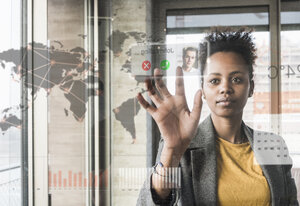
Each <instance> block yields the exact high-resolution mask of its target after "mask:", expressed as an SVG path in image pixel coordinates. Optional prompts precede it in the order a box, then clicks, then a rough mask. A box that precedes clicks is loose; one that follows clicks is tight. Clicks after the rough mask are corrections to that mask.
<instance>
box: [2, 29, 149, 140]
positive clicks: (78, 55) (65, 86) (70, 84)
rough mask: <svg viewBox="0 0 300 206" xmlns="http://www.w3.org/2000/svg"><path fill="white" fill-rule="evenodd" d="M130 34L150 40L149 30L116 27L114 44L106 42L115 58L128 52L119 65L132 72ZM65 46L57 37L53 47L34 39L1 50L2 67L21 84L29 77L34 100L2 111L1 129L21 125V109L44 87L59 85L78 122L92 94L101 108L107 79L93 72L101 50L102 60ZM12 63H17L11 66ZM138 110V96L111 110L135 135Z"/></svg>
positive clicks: (67, 109)
mask: <svg viewBox="0 0 300 206" xmlns="http://www.w3.org/2000/svg"><path fill="white" fill-rule="evenodd" d="M129 38H133V39H134V40H135V41H136V43H144V42H146V41H147V37H146V34H145V33H143V32H135V31H133V32H126V33H125V32H121V31H118V30H116V31H114V32H113V33H112V35H111V36H110V37H109V39H108V41H107V42H113V43H112V44H109V43H107V46H108V47H109V49H110V50H111V51H112V52H113V54H114V57H115V58H119V57H120V55H121V54H122V53H125V54H126V55H127V56H128V58H127V59H126V60H125V62H124V63H123V65H122V67H121V68H120V71H121V72H124V73H131V61H130V56H131V52H130V48H126V50H125V51H124V42H125V41H126V40H128V39H129ZM53 45H54V46H53ZM55 45H57V47H56V46H55ZM63 46H64V45H63V43H62V42H59V41H54V42H53V44H52V46H51V47H50V48H49V47H47V46H46V45H43V44H41V43H36V42H33V43H30V44H28V45H27V46H26V47H22V48H21V49H19V50H17V49H10V50H6V51H3V52H1V53H0V64H1V67H2V69H10V72H11V80H12V81H14V82H16V83H19V84H21V79H22V78H26V81H25V84H24V86H25V88H24V89H29V90H30V91H31V95H32V97H33V100H29V99H28V105H26V106H24V105H14V106H12V107H9V108H5V109H3V110H2V111H0V129H1V131H2V133H4V132H6V131H7V130H9V128H11V127H16V128H21V127H22V120H21V118H20V113H21V111H22V110H25V109H28V107H30V105H31V104H32V102H31V101H34V99H35V98H36V95H37V93H38V91H40V90H44V91H45V92H46V93H47V94H48V95H49V94H50V93H51V91H52V89H53V88H54V87H58V88H59V89H60V91H61V92H63V94H64V97H65V98H66V99H67V100H68V102H69V103H70V106H69V107H68V106H65V109H64V111H62V112H64V114H65V115H66V116H69V115H70V113H71V114H72V115H73V117H74V118H75V119H76V120H77V121H79V122H82V121H83V120H84V117H85V113H86V111H87V108H86V103H87V101H88V98H89V97H90V96H91V95H97V96H99V100H100V108H101V106H103V105H104V95H103V93H104V79H103V78H102V77H101V76H100V75H99V72H94V73H93V71H94V67H95V64H97V63H100V64H99V65H100V68H99V69H100V70H101V69H102V68H101V52H100V55H99V56H100V59H99V60H97V59H94V60H92V59H91V57H90V55H89V54H88V52H86V51H85V50H84V49H83V48H81V47H75V48H73V49H70V50H66V49H63ZM102 53H105V51H102ZM9 63H12V64H13V65H14V66H9V65H10V64H9ZM33 65H34V67H33ZM91 80H92V81H93V83H97V84H96V87H94V88H93V89H91V88H90V87H89V84H90V82H91ZM135 81H136V85H137V88H135V90H136V89H138V90H139V91H141V92H142V93H143V92H145V91H144V90H143V89H142V88H140V87H138V84H139V83H140V82H141V80H139V79H138V78H137V77H135ZM139 111H140V105H139V104H138V103H137V101H136V98H129V99H127V100H125V101H124V102H122V103H121V104H120V105H119V106H118V107H116V108H113V110H112V112H113V114H114V115H115V117H116V119H117V121H120V123H121V125H122V126H123V128H124V129H125V130H126V131H128V132H129V134H130V135H131V137H132V138H135V137H136V134H135V133H136V132H135V131H136V129H135V124H134V117H135V116H136V115H137V114H138V112H139ZM102 113H103V111H102Z"/></svg>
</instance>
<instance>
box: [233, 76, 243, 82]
mask: <svg viewBox="0 0 300 206" xmlns="http://www.w3.org/2000/svg"><path fill="white" fill-rule="evenodd" d="M232 82H234V83H240V82H241V79H240V78H237V77H235V78H233V79H232Z"/></svg>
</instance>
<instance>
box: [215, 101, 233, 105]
mask: <svg viewBox="0 0 300 206" xmlns="http://www.w3.org/2000/svg"><path fill="white" fill-rule="evenodd" d="M217 104H218V105H221V106H230V105H231V104H232V101H221V102H217Z"/></svg>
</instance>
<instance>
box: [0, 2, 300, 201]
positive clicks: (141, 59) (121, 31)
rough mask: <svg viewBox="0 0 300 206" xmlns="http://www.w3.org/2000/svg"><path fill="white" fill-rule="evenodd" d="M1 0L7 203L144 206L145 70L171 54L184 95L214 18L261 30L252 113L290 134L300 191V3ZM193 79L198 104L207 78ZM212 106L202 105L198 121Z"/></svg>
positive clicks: (0, 127)
mask: <svg viewBox="0 0 300 206" xmlns="http://www.w3.org/2000/svg"><path fill="white" fill-rule="evenodd" d="M0 5H1V6H0V10H1V12H0V15H1V19H2V20H1V22H2V23H1V24H2V29H3V30H2V32H1V38H0V41H1V44H0V45H1V46H0V63H1V64H0V67H1V68H0V84H1V88H0V94H1V103H0V205H1V206H32V205H34V206H84V205H85V206H93V205H118V206H121V205H126V206H127V205H136V201H137V198H138V195H139V191H140V189H141V187H142V185H143V182H144V180H145V178H146V175H147V173H148V172H149V171H150V170H151V167H152V166H153V165H154V164H155V156H156V152H157V146H158V142H159V139H160V135H159V130H158V128H157V126H156V124H155V123H154V121H153V120H152V118H151V116H150V115H149V114H147V112H146V111H145V109H143V108H142V107H141V105H140V104H139V103H138V101H137V99H136V95H137V93H139V92H141V93H142V94H143V95H144V96H145V98H146V97H147V92H146V88H145V85H144V80H145V77H147V76H150V75H151V74H152V73H153V68H154V67H159V66H160V63H161V61H162V60H168V62H169V64H170V65H169V66H168V68H167V70H162V71H161V72H162V73H163V74H164V76H165V78H164V81H165V82H166V84H167V86H168V88H170V91H171V92H174V79H175V76H176V75H175V72H174V71H175V68H176V67H177V66H179V65H181V64H182V61H183V60H182V58H181V57H182V53H181V52H182V49H183V48H184V47H196V48H198V47H199V43H200V42H201V41H202V39H203V37H204V35H205V33H206V32H207V31H208V30H209V29H210V28H211V27H213V26H228V27H233V28H240V27H245V26H246V27H247V28H250V29H253V36H254V38H255V44H256V46H257V55H258V58H257V60H256V64H255V66H254V71H255V91H254V95H253V97H251V98H249V100H248V103H247V106H246V108H245V111H244V116H243V120H244V121H245V123H246V124H247V125H249V126H251V127H252V128H254V129H257V130H262V131H269V132H273V133H275V134H279V135H280V136H282V137H283V138H284V140H285V143H286V144H287V146H288V149H289V155H290V156H291V158H292V160H293V168H292V176H293V177H294V179H295V182H296V186H297V188H298V199H300V169H299V168H300V128H299V125H300V90H299V88H300V1H299V0H252V1H247V0H231V1H221V0H213V1H209V0H198V1H195V0H184V1H183V0H101V1H100V0H99V1H98V0H10V1H1V3H0ZM153 48H154V49H153ZM158 50H159V51H158ZM153 51H155V52H153ZM146 60H147V61H146ZM165 63H166V62H165ZM148 69H149V70H148ZM194 81H197V79H196V80H194ZM190 87H191V93H190V94H187V96H188V97H189V98H188V103H189V104H190V103H191V102H190V101H193V99H192V100H190V99H191V98H190V97H193V95H194V93H195V92H196V91H197V89H199V87H200V85H198V86H195V85H191V86H190ZM207 115H209V109H208V107H207V105H206V104H205V102H204V105H203V112H202V113H201V118H200V121H201V120H204V119H205V117H206V116H207ZM282 149H284V148H282Z"/></svg>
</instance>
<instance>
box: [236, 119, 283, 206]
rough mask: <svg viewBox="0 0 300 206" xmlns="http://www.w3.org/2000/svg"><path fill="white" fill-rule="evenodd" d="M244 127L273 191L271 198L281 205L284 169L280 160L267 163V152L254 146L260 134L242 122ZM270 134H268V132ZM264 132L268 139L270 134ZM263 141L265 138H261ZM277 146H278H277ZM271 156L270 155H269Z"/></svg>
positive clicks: (273, 201)
mask: <svg viewBox="0 0 300 206" xmlns="http://www.w3.org/2000/svg"><path fill="white" fill-rule="evenodd" d="M242 127H243V129H244V132H245V134H246V136H247V138H248V140H249V142H250V145H251V148H252V150H253V152H254V156H255V158H256V160H257V162H258V164H259V165H260V167H261V169H262V171H263V174H264V176H265V177H266V179H267V181H268V184H269V188H270V192H271V199H272V205H273V206H274V205H280V204H281V203H280V201H281V200H280V199H281V197H280V194H284V188H285V184H284V174H283V171H282V168H281V167H280V162H277V163H276V162H273V163H272V165H268V164H266V160H265V156H266V155H265V154H263V150H262V149H261V150H258V149H257V148H256V147H254V138H259V137H260V135H258V134H257V133H259V132H256V131H253V130H252V129H251V128H249V127H248V126H246V125H245V123H244V122H243V123H242ZM267 135H268V134H267ZM267 135H265V134H264V138H265V139H266V138H267V137H268V136H267ZM261 141H263V140H261ZM275 148H276V147H275ZM272 155H274V158H276V157H275V156H276V150H274V153H273V154H272ZM268 158H270V157H268Z"/></svg>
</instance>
